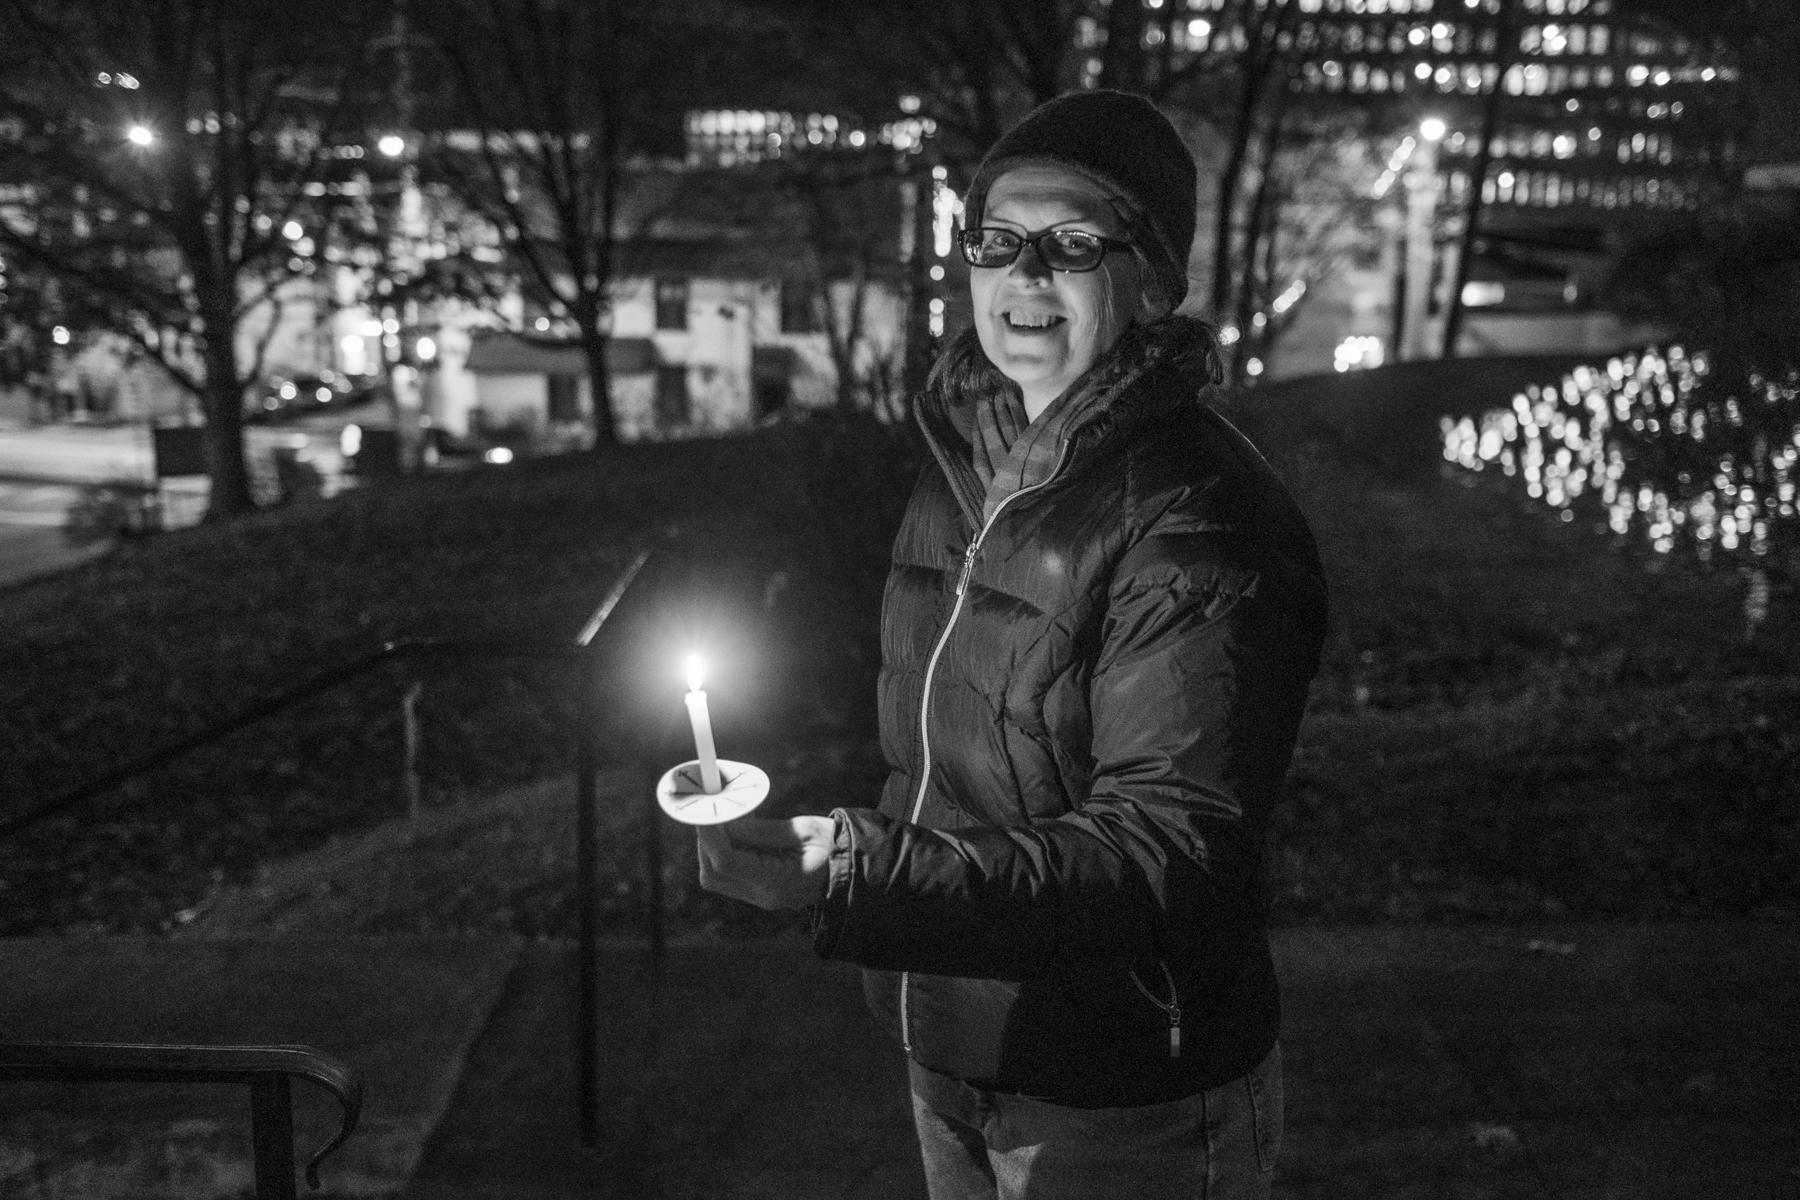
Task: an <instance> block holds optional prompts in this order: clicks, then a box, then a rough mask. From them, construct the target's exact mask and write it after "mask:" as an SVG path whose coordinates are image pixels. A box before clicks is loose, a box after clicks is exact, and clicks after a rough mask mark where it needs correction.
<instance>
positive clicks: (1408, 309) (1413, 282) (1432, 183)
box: [1397, 117, 1449, 360]
mask: <svg viewBox="0 0 1800 1200" xmlns="http://www.w3.org/2000/svg"><path fill="white" fill-rule="evenodd" d="M1448 131H1449V127H1448V126H1447V125H1446V124H1445V123H1444V119H1443V118H1442V117H1426V118H1425V119H1424V120H1422V121H1420V122H1419V144H1418V148H1417V149H1416V150H1415V151H1414V153H1413V156H1412V169H1411V170H1410V171H1408V172H1407V174H1406V292H1405V295H1404V297H1403V307H1402V315H1401V322H1400V337H1399V338H1398V339H1397V340H1398V342H1399V345H1398V347H1397V349H1398V350H1399V352H1400V358H1401V359H1403V360H1412V359H1419V358H1426V357H1429V356H1430V355H1431V336H1430V332H1431V331H1430V328H1429V321H1430V314H1431V274H1432V267H1433V265H1434V263H1435V259H1436V257H1437V247H1436V245H1435V244H1434V237H1433V234H1434V232H1435V229H1436V225H1437V206H1438V143H1439V142H1441V141H1443V140H1444V134H1445V133H1447V132H1448Z"/></svg>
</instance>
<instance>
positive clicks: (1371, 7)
mask: <svg viewBox="0 0 1800 1200" xmlns="http://www.w3.org/2000/svg"><path fill="white" fill-rule="evenodd" d="M1146 2H1147V3H1148V6H1149V7H1151V8H1153V9H1160V10H1162V11H1163V12H1165V13H1167V14H1168V16H1167V18H1166V20H1165V21H1164V22H1163V23H1162V24H1155V23H1153V24H1152V26H1150V27H1149V31H1148V32H1147V33H1146V36H1147V37H1157V38H1166V39H1167V40H1168V41H1169V50H1170V53H1171V54H1172V56H1173V57H1174V58H1175V59H1177V60H1179V59H1181V57H1182V56H1183V55H1186V56H1190V57H1192V56H1199V55H1204V54H1206V53H1208V52H1209V51H1211V50H1214V49H1216V48H1219V47H1230V46H1232V45H1241V44H1242V39H1243V29H1242V28H1241V27H1240V26H1239V24H1238V17H1239V15H1240V14H1241V12H1242V9H1241V7H1240V6H1239V5H1237V4H1235V3H1231V2H1228V0H1167V3H1166V6H1165V4H1164V3H1161V2H1154V0H1146ZM1092 32H1093V31H1092V30H1090V31H1089V35H1090V36H1091V35H1092ZM1280 46H1281V50H1282V54H1281V59H1280V70H1282V71H1285V72H1286V74H1285V78H1286V79H1287V81H1288V87H1289V88H1290V89H1291V90H1290V95H1289V99H1288V102H1287V111H1288V116H1287V120H1288V122H1289V124H1290V126H1291V127H1293V128H1294V129H1296V130H1298V131H1302V133H1303V132H1304V131H1305V130H1306V129H1307V128H1308V127H1309V125H1310V126H1311V127H1312V128H1315V129H1323V128H1329V127H1330V126H1331V123H1332V122H1334V121H1337V120H1340V119H1341V118H1342V116H1343V115H1344V114H1346V113H1362V114H1365V115H1366V116H1367V122H1366V133H1365V136H1367V137H1369V138H1371V139H1372V140H1373V143H1374V144H1373V146H1372V149H1373V150H1374V151H1375V154H1376V162H1377V164H1378V165H1379V166H1380V167H1381V169H1380V170H1378V171H1376V172H1375V174H1374V178H1373V179H1372V180H1371V181H1370V183H1369V187H1370V191H1371V196H1372V198H1374V199H1376V200H1378V201H1380V203H1379V204H1378V205H1377V207H1376V211H1375V213H1374V219H1373V221H1372V223H1371V225H1370V227H1369V229H1368V230H1367V240H1368V242H1369V246H1368V250H1367V253H1365V254H1363V255H1361V256H1360V259H1359V261H1357V262H1355V263H1353V264H1351V265H1350V267H1349V268H1348V269H1341V270H1337V271H1333V272H1330V273H1329V277H1315V278H1306V277H1304V272H1303V271H1296V272H1295V274H1294V277H1293V279H1291V280H1285V279H1283V280H1275V281H1273V282H1272V283H1271V285H1270V288H1269V293H1270V295H1271V296H1274V297H1279V296H1282V295H1286V294H1288V293H1289V290H1290V288H1291V287H1292V286H1295V285H1298V286H1299V287H1300V288H1301V289H1302V291H1303V292H1304V294H1305V296H1306V300H1305V303H1304V304H1302V305H1298V306H1292V307H1293V308H1294V311H1293V312H1292V313H1291V314H1289V315H1288V316H1287V318H1286V320H1285V321H1282V322H1281V323H1282V324H1283V326H1284V328H1283V332H1282V335H1281V337H1280V339H1279V341H1278V342H1277V343H1276V344H1275V347H1274V351H1273V353H1272V354H1271V361H1270V363H1269V364H1268V369H1269V370H1270V371H1271V372H1272V373H1274V374H1296V373H1309V372H1313V371H1321V370H1330V369H1332V368H1333V367H1334V366H1336V367H1338V368H1339V369H1344V364H1345V363H1347V362H1348V363H1350V364H1352V365H1369V364H1371V363H1374V362H1379V361H1383V360H1384V359H1385V360H1392V359H1393V358H1394V357H1396V352H1397V351H1399V350H1401V349H1403V348H1404V349H1410V350H1412V352H1413V354H1414V355H1417V354H1420V353H1430V354H1435V353H1436V352H1437V349H1438V347H1439V345H1440V344H1441V340H1442V336H1443V331H1444V325H1445V321H1446V317H1447V316H1448V314H1449V310H1450V309H1451V307H1452V296H1451V295H1450V292H1451V290H1452V288H1453V285H1454V284H1455V283H1456V281H1458V280H1459V279H1460V280H1461V282H1462V284H1463V286H1462V287H1461V289H1460V295H1459V297H1458V298H1459V299H1460V300H1461V302H1462V304H1463V306H1464V308H1465V312H1466V319H1464V320H1463V324H1462V333H1461V336H1460V337H1459V339H1458V346H1457V347H1456V348H1457V350H1458V351H1459V352H1461V353H1473V354H1481V353H1502V354H1504V353H1523V352H1557V351H1564V350H1579V351H1598V350H1610V349H1613V348H1616V347H1617V346H1618V345H1621V344H1623V343H1625V342H1627V341H1630V340H1632V339H1634V338H1636V337H1638V336H1641V335H1642V334H1643V333H1644V331H1642V330H1635V329H1629V328H1627V327H1625V326H1624V325H1622V324H1621V323H1620V322H1619V321H1618V320H1616V319H1615V318H1613V317H1612V316H1611V315H1610V314H1608V313H1605V312H1603V311H1599V310H1597V309H1596V308H1595V307H1594V304H1593V296H1594V292H1595V288H1596V285H1597V283H1598V282H1599V280H1600V278H1601V277H1602V276H1603V274H1604V271H1605V268H1606V264H1607V257H1608V254H1609V252H1610V251H1612V250H1614V249H1616V248H1617V245H1618V242H1619V240H1620V239H1621V238H1622V237H1626V236H1629V235H1630V233H1631V232H1632V231H1633V230H1635V229H1638V228H1642V227H1643V226H1645V225H1646V224H1648V223H1651V222H1654V221H1655V220H1657V219H1658V218H1659V217H1664V216H1666V215H1668V214H1671V213H1679V212H1685V211H1692V210H1693V209H1695V208H1697V207H1698V206H1700V205H1702V204H1705V203H1706V202H1707V200H1708V198H1709V197H1711V196H1716V195H1719V194H1720V193H1721V190H1722V189H1724V188H1727V187H1729V186H1730V185H1731V184H1732V183H1733V182H1734V181H1735V179H1736V178H1737V176H1739V175H1740V174H1741V172H1742V164H1741V163H1740V162H1739V157H1738V148H1737V147H1736V146H1735V145H1734V143H1733V141H1732V140H1731V137H1730V136H1729V134H1728V132H1727V129H1728V125H1727V123H1726V122H1725V120H1724V109H1725V107H1726V103H1725V102H1726V101H1727V100H1728V99H1729V96H1730V92H1731V89H1732V88H1733V87H1734V85H1735V84H1736V82H1737V78H1738V72H1737V68H1736V67H1735V65H1734V64H1732V63H1731V62H1729V61H1725V60H1723V59H1719V58H1717V57H1715V56H1714V54H1713V52H1712V51H1711V50H1710V49H1709V48H1707V47H1702V46H1699V45H1696V44H1694V43H1693V42H1691V41H1690V40H1689V39H1687V38H1685V37H1683V36H1682V35H1680V34H1679V33H1677V32H1675V31H1673V30H1671V29H1669V28H1667V27H1665V26H1662V25H1660V24H1658V23H1656V22H1654V21H1651V20H1649V19H1646V18H1644V17H1641V16H1638V15H1635V14H1631V13H1627V12H1623V11H1621V10H1619V9H1618V8H1617V7H1616V6H1615V5H1614V4H1613V3H1612V2H1611V0H1296V3H1295V5H1294V10H1293V11H1292V13H1291V14H1290V15H1289V16H1288V17H1287V23H1286V25H1285V26H1284V27H1283V32H1282V33H1281V35H1280ZM1094 61H1095V62H1096V63H1097V62H1098V59H1097V58H1096V59H1095V60H1094ZM1434 122H1435V124H1434ZM1427 128H1429V129H1430V131H1431V135H1432V136H1429V137H1427V136H1425V133H1424V130H1425V129H1427ZM1484 129H1489V130H1491V137H1490V138H1488V139H1487V140H1488V145H1487V147H1486V151H1487V158H1486V162H1485V163H1484V162H1483V161H1482V157H1483V156H1482V151H1483V146H1482V142H1483V140H1484V139H1483V133H1484ZM1382 160H1385V162H1384V161H1382ZM1478 176H1480V177H1482V178H1483V179H1484V182H1483V183H1482V185H1481V195H1480V197H1479V200H1478V202H1477V201H1476V197H1475V196H1474V188H1475V187H1476V180H1477V177H1478ZM1422 195H1423V196H1424V197H1425V198H1426V199H1428V200H1429V207H1428V209H1427V216H1428V221H1427V223H1426V225H1425V237H1426V239H1427V240H1428V243H1429V244H1428V246H1427V247H1426V252H1425V253H1424V254H1423V255H1421V254H1420V253H1419V251H1418V249H1417V247H1416V245H1415V244H1413V243H1415V242H1416V240H1417V237H1416V233H1415V234H1413V235H1412V236H1410V237H1409V223H1413V222H1412V220H1411V218H1409V209H1415V208H1416V207H1417V205H1418V203H1419V200H1420V198H1421V196H1422ZM1472 210H1478V215H1477V218H1476V222H1477V223H1476V230H1475V234H1474V236H1473V238H1472V239H1471V241H1470V243H1469V245H1470V249H1471V254H1470V261H1469V263H1468V264H1467V267H1466V268H1463V267H1462V265H1461V264H1460V262H1459V256H1460V254H1461V250H1462V247H1463V244H1464V238H1463V226H1464V222H1465V220H1466V218H1467V216H1468V214H1469V213H1470V212H1471V211H1472ZM1409 267H1410V269H1409ZM1421 267H1423V270H1421V269H1420V268H1421ZM1421 274H1423V275H1424V276H1425V277H1424V278H1420V276H1421ZM1283 284H1287V285H1288V286H1285V287H1284V286H1282V285H1283ZM1409 291H1410V292H1411V295H1412V297H1413V300H1414V305H1415V306H1416V307H1415V311H1417V312H1418V313H1419V320H1420V321H1422V322H1424V323H1425V327H1424V328H1418V327H1415V328H1414V329H1412V330H1411V331H1408V330H1407V329H1406V328H1405V319H1404V318H1405V315H1406V313H1407V311H1408V308H1409V306H1408V304H1407V301H1406V296H1407V294H1408V292H1409ZM1421 301H1422V304H1421ZM1258 316H1260V317H1262V318H1263V319H1264V320H1267V321H1270V322H1276V321H1277V320H1278V319H1280V318H1281V317H1282V314H1281V313H1280V312H1277V311H1275V310H1274V308H1273V305H1269V306H1266V307H1264V308H1263V309H1262V310H1261V311H1260V312H1259V313H1258ZM1222 323H1223V322H1222ZM1415 326H1417V322H1415ZM1236 332H1237V331H1235V330H1228V331H1227V338H1228V339H1229V338H1230V337H1232V336H1233V335H1234V334H1236Z"/></svg>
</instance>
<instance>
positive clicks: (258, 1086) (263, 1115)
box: [250, 1075, 295, 1200]
mask: <svg viewBox="0 0 1800 1200" xmlns="http://www.w3.org/2000/svg"><path fill="white" fill-rule="evenodd" d="M250 1146H251V1150H250V1153H251V1159H252V1162H253V1163H254V1166H255V1170H256V1200H295V1188H294V1104H293V1095H292V1093H291V1092H290V1091H289V1089H288V1080H287V1076H286V1075H257V1076H255V1077H253V1078H252V1079H251V1080H250Z"/></svg>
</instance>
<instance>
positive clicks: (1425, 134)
mask: <svg viewBox="0 0 1800 1200" xmlns="http://www.w3.org/2000/svg"><path fill="white" fill-rule="evenodd" d="M1448 132H1450V127H1449V126H1448V125H1446V124H1444V119H1443V118H1442V117H1426V118H1425V119H1424V120H1423V121H1420V122H1419V136H1420V137H1422V138H1424V139H1425V140H1426V141H1428V142H1441V141H1443V140H1444V135H1445V134H1446V133H1448Z"/></svg>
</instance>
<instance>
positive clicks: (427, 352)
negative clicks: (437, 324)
mask: <svg viewBox="0 0 1800 1200" xmlns="http://www.w3.org/2000/svg"><path fill="white" fill-rule="evenodd" d="M417 350H418V352H419V361H420V362H430V361H431V360H432V359H434V358H436V357H437V343H436V342H435V341H433V340H432V339H431V338H429V337H422V338H420V339H419V344H418V346H417Z"/></svg>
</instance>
